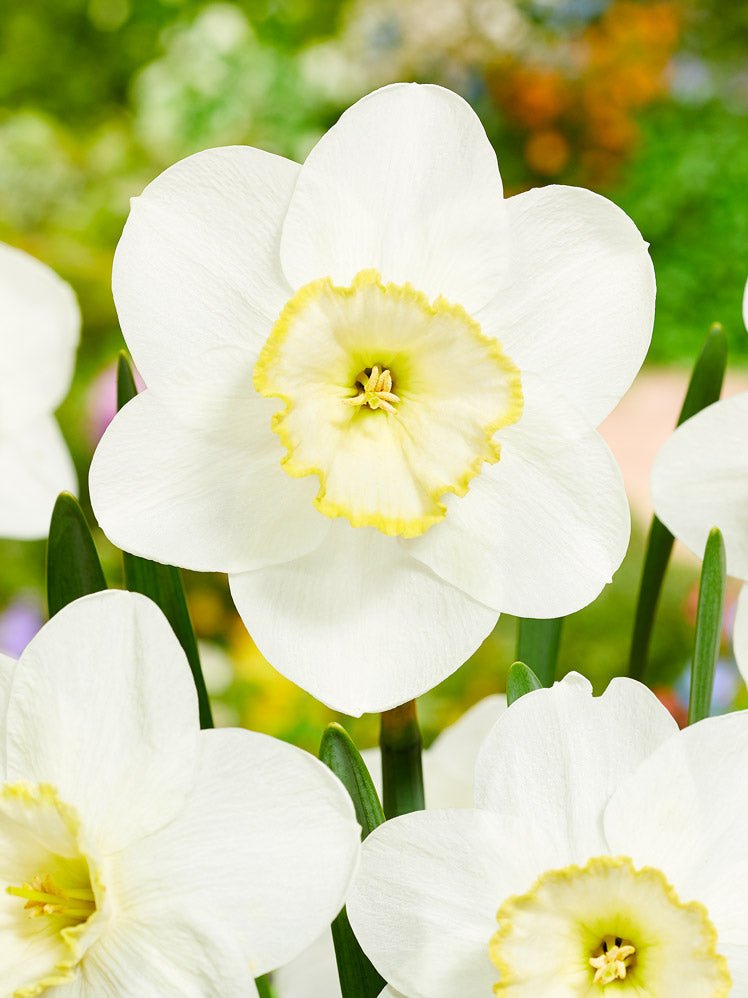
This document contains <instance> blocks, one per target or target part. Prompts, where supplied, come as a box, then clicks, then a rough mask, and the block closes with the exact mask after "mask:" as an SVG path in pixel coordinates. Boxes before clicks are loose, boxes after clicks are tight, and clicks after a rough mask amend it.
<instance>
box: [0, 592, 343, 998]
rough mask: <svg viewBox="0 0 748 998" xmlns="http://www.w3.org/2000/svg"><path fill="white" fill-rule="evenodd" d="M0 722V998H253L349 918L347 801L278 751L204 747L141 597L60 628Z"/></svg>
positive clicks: (1, 677) (13, 679) (105, 603)
mask: <svg viewBox="0 0 748 998" xmlns="http://www.w3.org/2000/svg"><path fill="white" fill-rule="evenodd" d="M0 705H1V706H0V718H2V721H1V722H0V724H2V731H1V732H0V734H2V737H0V994H3V995H13V996H16V998H31V996H33V995H37V994H41V993H42V992H44V993H45V994H49V995H55V996H59V998H63V996H65V998H67V996H69V998H73V996H75V998H103V996H105V995H117V996H118V998H143V996H145V995H159V996H163V998H167V996H173V998H176V996H191V998H205V996H219V995H221V996H223V995H227V996H228V995H232V996H233V995H254V994H256V991H255V987H254V984H253V977H254V976H258V975H259V974H262V973H264V972H266V971H269V970H271V969H273V968H274V967H276V966H278V965H279V964H282V963H285V962H287V961H288V960H289V959H291V958H292V957H294V956H295V955H296V954H297V953H298V952H299V951H300V950H302V949H303V948H304V947H305V946H307V945H308V944H309V942H310V941H311V940H312V939H314V938H315V937H316V936H318V935H319V934H320V932H321V931H322V929H323V928H324V926H325V925H327V924H329V922H330V920H331V919H332V918H333V917H334V915H335V914H336V913H337V911H338V910H339V908H340V907H341V906H342V904H343V902H344V899H345V893H346V889H347V887H348V884H349V881H350V878H351V876H352V874H353V871H354V869H355V864H356V860H357V856H358V850H359V828H358V825H357V823H356V821H355V818H354V815H353V810H352V805H351V802H350V799H349V798H348V795H347V794H346V792H345V791H344V789H343V787H342V785H341V784H340V783H339V782H338V781H337V780H336V779H335V778H334V777H333V776H332V774H331V773H330V772H329V771H328V770H327V769H326V768H325V767H324V766H322V765H321V763H319V762H318V761H317V760H316V759H314V758H313V757H312V756H310V755H308V754H307V753H305V752H302V751H301V750H300V749H297V748H295V747H293V746H291V745H287V744H285V743H284V742H280V741H277V740H275V739H273V738H270V737H268V736H265V735H260V734H255V733H253V732H249V731H240V730H236V729H235V730H221V731H200V730H199V727H198V710H197V697H196V694H195V690H194V685H193V682H192V677H191V674H190V671H189V667H188V665H187V661H186V659H185V656H184V654H183V652H182V650H181V648H180V646H179V644H178V642H177V640H176V638H175V637H174V635H173V633H172V631H171V629H170V628H169V625H168V624H167V622H166V620H165V618H164V617H163V615H162V614H161V612H160V611H159V610H158V609H157V608H156V606H155V605H154V604H153V603H151V602H150V601H149V600H147V599H145V597H142V596H138V595H135V594H132V593H122V592H106V593H97V594H96V595H93V596H88V597H86V598H84V599H81V600H78V601H77V602H76V603H73V604H71V605H70V606H69V607H66V608H65V609H64V610H62V611H60V613H58V614H57V615H56V616H55V617H54V618H53V619H52V620H51V621H50V622H49V623H48V624H46V626H45V627H43V628H42V630H41V631H40V632H39V634H38V635H37V636H36V637H35V638H34V639H33V640H32V641H31V643H30V644H29V645H28V647H27V648H26V650H25V651H24V653H23V655H22V656H21V658H20V659H19V661H18V662H17V663H16V662H15V661H14V660H13V659H9V658H6V657H5V656H3V657H2V660H0ZM45 989H48V990H45Z"/></svg>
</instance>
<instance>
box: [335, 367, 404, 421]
mask: <svg viewBox="0 0 748 998" xmlns="http://www.w3.org/2000/svg"><path fill="white" fill-rule="evenodd" d="M357 386H358V394H357V395H354V396H353V397H352V398H349V399H344V401H345V402H347V403H348V405H356V406H358V405H368V406H369V408H370V409H384V410H385V412H393V413H394V412H396V411H397V410H396V409H395V405H396V404H397V403H398V402H399V401H400V399H399V398H398V397H397V395H394V394H393V392H392V374H391V373H390V372H389V371H388V370H387V368H386V367H385V368H383V369H382V370H381V371H380V369H379V365H378V364H375V365H374V367H371V368H367V370H365V371H362V372H361V373H360V374H359V376H358V377H357V378H356V384H355V385H354V391H355V390H356V389H357Z"/></svg>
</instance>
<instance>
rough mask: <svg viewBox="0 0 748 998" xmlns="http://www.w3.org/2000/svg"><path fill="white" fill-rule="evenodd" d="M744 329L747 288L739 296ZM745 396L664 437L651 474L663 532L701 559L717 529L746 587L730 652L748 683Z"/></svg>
mask: <svg viewBox="0 0 748 998" xmlns="http://www.w3.org/2000/svg"><path fill="white" fill-rule="evenodd" d="M743 322H744V323H745V326H746V329H747V330H748V283H747V284H746V288H745V293H744V295H743ZM747 440H748V392H743V393H742V394H740V395H735V396H733V397H732V398H728V399H723V400H722V401H720V402H715V403H714V404H713V405H710V406H707V408H706V409H702V410H701V412H698V413H696V415H695V416H692V417H691V419H689V420H686V422H685V423H683V424H682V425H681V426H679V427H678V429H677V430H676V431H675V432H674V433H673V434H672V436H670V437H668V439H667V440H666V441H665V443H664V445H663V446H662V447H661V449H660V451H659V453H658V454H657V457H656V458H655V463H654V467H653V469H652V503H653V505H654V508H655V512H656V513H657V516H659V518H660V519H661V520H662V522H663V523H664V524H665V526H666V527H667V528H668V530H669V531H670V532H671V533H672V534H674V535H675V536H676V537H677V538H678V539H679V540H680V541H682V542H683V543H684V544H685V545H686V547H688V548H689V549H690V550H691V551H693V553H694V554H695V555H696V556H697V557H699V558H701V557H703V554H704V547H705V546H706V541H707V537H708V536H709V531H710V530H711V529H712V528H713V527H719V529H720V530H721V531H722V535H723V537H724V541H725V556H726V560H727V571H728V572H729V574H730V575H734V576H735V577H736V578H738V579H742V580H743V582H744V583H746V584H745V585H744V586H743V588H742V589H741V591H740V595H739V597H738V605H737V609H736V612H735V624H734V627H733V650H734V652H735V660H736V661H737V664H738V668H739V669H740V672H741V674H742V676H743V678H744V679H745V680H746V681H748V519H746V509H748V449H747V448H746V441H747Z"/></svg>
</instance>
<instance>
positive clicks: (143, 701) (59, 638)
mask: <svg viewBox="0 0 748 998" xmlns="http://www.w3.org/2000/svg"><path fill="white" fill-rule="evenodd" d="M156 665H157V667H155V666H156ZM198 733H199V730H198V711H197V696H196V694H195V688H194V683H193V681H192V676H191V673H190V670H189V666H188V664H187V660H186V658H185V655H184V652H183V651H182V649H181V647H180V646H179V643H178V642H177V639H176V638H175V637H174V634H173V632H172V630H171V628H170V627H169V625H168V623H167V621H166V618H165V617H164V616H163V614H162V613H161V612H160V610H158V608H157V607H156V606H155V604H153V603H151V601H150V600H147V599H146V598H145V597H143V596H139V595H137V594H135V593H123V592H117V591H109V592H104V593H96V594H94V595H92V596H87V597H85V598H84V599H81V600H77V601H76V602H75V603H72V604H70V605H69V606H67V607H65V608H64V609H63V610H61V611H60V612H59V613H58V614H57V615H56V616H55V617H53V618H52V620H51V621H50V622H49V623H48V624H47V625H46V626H45V627H44V628H42V630H41V631H40V632H39V634H37V635H36V637H35V638H34V639H33V640H32V641H31V643H30V644H29V645H28V647H27V648H26V650H25V651H24V653H23V655H22V656H21V658H20V659H19V661H18V664H17V666H16V669H15V672H14V675H13V682H12V684H11V690H10V698H9V702H8V710H7V725H6V747H7V772H6V778H7V779H8V780H9V781H10V782H17V781H22V780H26V781H29V782H31V783H51V784H53V785H54V786H55V787H56V788H57V790H58V792H59V795H60V797H61V798H62V799H63V800H64V801H66V802H67V803H68V804H72V805H73V806H74V807H75V808H76V809H77V810H78V812H79V813H80V815H81V818H82V820H83V822H84V823H85V826H86V829H87V833H88V834H89V835H90V836H91V837H92V841H94V842H95V843H97V844H100V843H105V844H106V847H107V848H108V849H110V850H113V849H117V848H120V847H122V846H125V845H127V844H128V843H129V842H131V841H133V839H135V838H137V837H139V836H142V835H146V834H148V833H150V832H153V831H155V830H157V829H158V828H160V827H162V826H163V825H165V824H166V823H168V822H169V821H171V820H172V818H173V817H174V816H175V814H176V813H177V812H178V810H179V808H181V807H182V805H183V803H184V800H185V797H186V795H187V793H188V791H189V790H190V787H191V785H192V780H193V774H194V761H195V756H196V752H197V738H198Z"/></svg>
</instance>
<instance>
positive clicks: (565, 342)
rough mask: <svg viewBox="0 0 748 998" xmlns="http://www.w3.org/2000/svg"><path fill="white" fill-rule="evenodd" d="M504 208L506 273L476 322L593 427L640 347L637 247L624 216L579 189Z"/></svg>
mask: <svg viewBox="0 0 748 998" xmlns="http://www.w3.org/2000/svg"><path fill="white" fill-rule="evenodd" d="M506 208H507V214H508V218H509V234H508V236H507V239H508V241H509V243H510V245H511V247H512V262H511V268H510V269H509V271H508V273H507V277H506V283H505V285H504V286H503V287H502V288H501V289H499V290H498V291H497V293H496V295H495V297H494V298H493V300H492V301H491V302H490V303H489V304H488V305H487V306H486V307H485V308H483V309H482V310H481V311H480V312H478V313H477V315H476V319H477V320H478V322H480V323H481V325H482V326H483V330H484V332H485V333H487V334H488V335H489V336H496V337H497V338H498V339H499V340H500V341H501V343H502V344H503V346H504V348H505V349H506V351H507V353H508V354H509V356H510V357H511V358H512V359H513V360H514V362H515V363H516V364H517V365H518V366H519V367H520V368H521V369H522V370H523V371H532V372H535V373H536V374H543V375H544V376H545V377H547V378H548V380H549V381H550V383H551V385H552V386H553V387H554V389H555V390H556V392H559V393H561V394H562V395H564V396H566V398H567V399H570V400H573V402H574V403H575V405H577V406H578V407H579V408H580V410H581V411H582V412H583V413H584V415H585V417H586V418H587V419H588V421H589V425H590V426H597V425H598V424H599V423H600V422H601V421H602V420H603V419H604V417H605V416H606V415H607V414H608V413H609V412H610V411H611V409H613V408H614V406H615V405H616V404H617V403H618V401H619V400H620V399H621V396H622V395H623V394H624V392H625V391H626V390H627V389H628V387H629V385H630V384H631V382H632V381H633V379H634V377H635V376H636V374H637V372H638V370H639V368H640V367H641V364H642V361H643V360H644V356H645V354H646V352H647V349H648V347H649V342H650V339H651V336H652V325H653V322H654V300H655V278H654V270H653V268H652V261H651V259H650V257H649V254H648V252H647V244H646V243H645V242H644V241H643V239H642V237H641V235H640V234H639V231H638V230H637V228H636V226H635V225H634V223H633V222H632V221H631V219H630V218H629V217H628V215H626V214H625V212H623V211H621V209H620V208H618V207H616V205H614V204H613V202H612V201H609V200H608V199H607V198H604V197H601V196H600V195H598V194H593V193H592V192H591V191H587V190H583V189H581V188H577V187H560V186H549V187H544V188H540V189H537V190H532V191H528V192H527V193H525V194H518V195H517V196H516V197H512V198H509V199H508V200H507V202H506Z"/></svg>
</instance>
